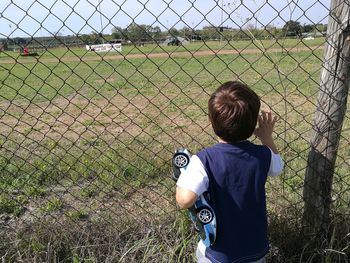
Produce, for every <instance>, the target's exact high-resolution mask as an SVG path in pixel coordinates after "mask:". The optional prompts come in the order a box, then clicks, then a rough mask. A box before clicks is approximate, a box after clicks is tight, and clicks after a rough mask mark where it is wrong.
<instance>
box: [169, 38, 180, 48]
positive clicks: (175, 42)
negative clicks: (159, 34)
mask: <svg viewBox="0 0 350 263" xmlns="http://www.w3.org/2000/svg"><path fill="white" fill-rule="evenodd" d="M180 44H181V41H180V40H179V39H178V38H177V37H172V38H171V39H170V40H169V42H168V46H179V45H180Z"/></svg>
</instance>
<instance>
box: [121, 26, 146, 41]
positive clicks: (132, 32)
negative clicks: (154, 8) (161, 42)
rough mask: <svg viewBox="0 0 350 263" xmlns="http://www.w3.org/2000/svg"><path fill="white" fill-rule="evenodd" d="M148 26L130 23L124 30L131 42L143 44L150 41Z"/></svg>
mask: <svg viewBox="0 0 350 263" xmlns="http://www.w3.org/2000/svg"><path fill="white" fill-rule="evenodd" d="M149 28H150V26H147V25H138V24H136V23H131V24H130V25H129V26H128V27H127V28H126V34H127V38H128V39H129V40H130V41H131V42H134V43H135V42H145V41H149V40H151V39H152V37H151V35H150V32H149Z"/></svg>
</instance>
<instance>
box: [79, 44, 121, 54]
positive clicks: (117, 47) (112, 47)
mask: <svg viewBox="0 0 350 263" xmlns="http://www.w3.org/2000/svg"><path fill="white" fill-rule="evenodd" d="M85 48H86V50H88V51H95V52H110V51H118V52H121V51H122V43H113V44H111V43H108V44H99V45H86V46H85Z"/></svg>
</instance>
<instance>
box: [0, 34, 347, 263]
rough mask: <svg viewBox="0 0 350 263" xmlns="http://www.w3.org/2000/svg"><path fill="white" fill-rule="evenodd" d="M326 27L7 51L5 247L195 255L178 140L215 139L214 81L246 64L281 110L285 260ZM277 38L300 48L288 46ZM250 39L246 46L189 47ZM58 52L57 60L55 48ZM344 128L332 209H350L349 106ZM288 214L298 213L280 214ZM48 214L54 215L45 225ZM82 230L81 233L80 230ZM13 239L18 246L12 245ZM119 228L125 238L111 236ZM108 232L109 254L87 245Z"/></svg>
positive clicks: (168, 257)
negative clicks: (177, 191)
mask: <svg viewBox="0 0 350 263" xmlns="http://www.w3.org/2000/svg"><path fill="white" fill-rule="evenodd" d="M323 41H324V39H315V40H314V41H307V42H305V43H302V42H300V41H299V40H285V41H283V42H282V41H281V42H280V43H276V42H273V41H263V42H262V43H260V42H256V43H255V44H253V43H252V42H251V41H238V42H235V43H231V44H227V43H221V44H220V43H218V42H216V43H211V42H209V43H194V44H189V45H187V46H184V47H167V46H162V47H157V46H146V47H142V48H141V47H132V46H126V47H125V48H124V49H123V53H122V55H123V56H126V55H127V54H141V55H142V53H147V54H153V53H163V52H184V54H183V56H179V57H175V58H172V57H169V56H164V57H152V58H147V59H146V58H145V57H143V56H140V57H126V59H108V60H107V59H106V60H103V59H102V60H96V61H95V60H93V59H92V60H91V61H89V60H87V61H81V60H80V59H76V58H81V57H97V58H98V57H99V56H102V57H104V56H105V55H106V54H94V53H91V52H89V53H86V51H84V49H71V50H70V49H63V48H61V49H55V50H49V51H48V52H45V53H43V54H40V56H39V58H23V57H20V58H18V57H17V56H18V54H16V53H11V52H9V53H0V79H1V86H0V105H1V106H0V122H1V123H2V125H1V126H0V145H1V149H0V154H1V155H0V170H1V178H2V180H1V181H0V216H2V217H0V220H3V223H4V224H6V225H7V226H8V227H9V228H10V229H13V230H12V232H11V231H10V232H6V231H5V232H4V231H3V232H1V230H2V229H0V239H1V237H3V238H2V240H4V241H0V252H2V253H4V255H5V261H6V260H8V261H9V262H11V261H13V262H15V261H16V260H18V259H19V256H18V255H17V254H16V253H17V250H18V251H22V252H20V253H23V257H24V256H26V257H27V259H29V258H30V259H33V258H35V257H37V258H39V261H40V260H44V261H45V257H47V256H48V255H49V254H50V253H51V254H50V255H51V256H52V257H55V258H57V259H61V260H63V259H66V260H67V262H68V261H69V262H83V261H84V262H102V260H103V261H105V262H108V260H107V257H110V258H109V259H110V260H112V261H113V258H114V260H116V259H118V260H119V261H118V262H127V261H129V262H130V261H132V262H152V260H158V261H160V262H175V261H178V262H189V261H190V260H191V259H192V256H193V255H192V254H191V253H192V250H193V247H194V246H195V238H194V237H193V235H191V230H190V228H189V226H188V225H187V223H186V222H187V220H186V215H181V216H179V213H178V212H176V207H175V206H174V201H173V193H174V191H173V190H174V183H173V182H172V181H171V179H170V173H171V170H170V158H171V155H172V153H173V151H174V149H175V148H176V147H179V146H186V147H188V148H189V149H190V150H191V151H192V152H196V151H197V150H198V149H200V148H202V147H204V146H207V145H209V144H211V143H213V142H214V135H213V133H212V131H211V129H210V127H209V125H208V121H207V116H206V103H207V99H208V97H209V94H210V93H211V92H212V91H213V90H214V89H216V88H217V87H218V85H219V83H222V82H224V81H227V80H231V79H237V78H239V79H240V80H242V81H244V82H246V83H247V84H249V85H250V86H251V87H252V88H253V89H254V90H255V91H256V92H257V93H258V94H259V95H260V96H261V98H262V101H263V103H264V107H265V108H266V107H270V108H271V109H272V110H273V111H274V112H275V114H277V115H278V116H279V118H280V120H279V122H278V125H277V127H276V133H275V136H276V137H277V144H278V147H279V148H280V149H281V153H282V155H283V158H284V160H285V163H286V169H285V172H284V174H283V175H282V176H280V177H279V178H275V179H273V180H270V181H269V184H268V197H269V212H270V221H271V224H272V226H273V227H274V229H272V230H271V231H272V233H273V234H272V239H273V241H274V242H275V243H274V246H275V247H276V250H274V252H273V253H271V255H270V257H271V260H277V259H278V260H280V261H273V262H293V261H292V260H291V261H283V259H284V260H286V259H288V257H290V258H291V255H292V254H293V252H294V251H299V252H300V251H301V250H302V249H303V248H302V247H301V248H295V250H293V249H291V250H290V251H289V252H288V251H287V250H288V246H289V245H290V244H291V243H293V240H294V241H295V240H297V241H298V237H297V235H296V234H295V233H294V236H293V234H292V233H293V231H294V230H295V229H298V227H299V223H300V218H301V214H302V206H303V203H302V186H303V178H304V174H305V168H306V160H307V154H308V151H309V144H308V140H309V137H310V133H311V125H312V118H313V114H314V112H315V108H316V96H317V91H318V83H319V76H320V70H321V63H322V56H323V50H322V49H317V48H318V47H320V46H322V44H323ZM306 45H309V47H313V48H315V49H314V50H313V51H311V50H308V48H307V47H308V46H306ZM262 46H264V47H265V48H266V49H267V50H269V49H270V52H266V53H265V54H263V53H262V52H261V51H260V50H258V49H257V48H256V47H262ZM281 46H283V47H286V48H289V49H290V48H294V50H293V51H288V52H287V51H286V50H282V48H281ZM254 48H255V51H254V52H253V51H252V52H248V53H242V54H234V53H232V54H218V55H214V54H211V53H208V54H202V55H200V56H195V55H191V53H190V52H195V51H199V50H209V49H215V50H219V49H225V50H226V49H228V50H230V49H237V50H242V49H252V50H254ZM276 48H279V49H280V50H277V49H276ZM298 48H299V49H298ZM305 49H306V50H305ZM107 55H108V54H107ZM107 55H106V56H107ZM54 57H56V58H60V59H61V61H60V62H59V61H55V60H50V59H51V58H54ZM13 58H16V63H14V62H15V61H14V60H13ZM70 58H72V59H70ZM1 61H3V62H6V63H1ZM11 61H12V62H11ZM277 69H278V70H277ZM267 105H268V106H267ZM343 129H344V132H343V134H342V141H341V144H340V147H339V158H338V161H337V168H336V173H335V178H334V182H335V184H334V203H333V204H334V209H335V210H334V211H343V209H346V206H347V203H346V202H347V200H348V199H349V191H348V187H347V188H346V184H345V185H344V180H345V182H349V181H350V179H349V176H348V174H347V171H348V169H349V163H348V161H347V160H348V159H349V151H348V147H346V145H348V139H347V138H349V137H350V134H349V117H348V115H347V118H346V122H345V123H344V127H343ZM348 185H349V184H348V183H347V186H348ZM287 210H288V212H286V211H287ZM141 215H142V216H141ZM174 218H176V219H174ZM283 220H285V221H283ZM288 220H290V221H289V222H291V225H290V226H285V225H284V224H285V223H286V222H287V221H288ZM33 222H37V224H33ZM38 222H40V223H38ZM45 222H46V223H48V224H50V225H51V227H50V228H48V229H49V230H45V231H43V228H45V224H44V223H45ZM159 224H160V228H159V229H161V230H159V229H158V228H157V227H159ZM294 224H295V225H294ZM43 225H44V226H43ZM29 226H30V227H33V228H34V230H35V231H34V232H31V231H30V228H29V229H28V227H29ZM87 226H89V227H90V228H91V229H93V231H96V232H93V233H95V234H96V236H97V237H98V240H97V241H96V240H93V239H91V238H92V237H91V236H89V234H88V232H86V231H82V232H80V231H79V230H81V229H85V227H87ZM101 226H103V227H101ZM145 226H146V227H145ZM283 227H284V228H283ZM288 227H289V228H288ZM293 227H295V228H293ZM15 229H17V231H15ZM156 229H158V230H156ZM281 229H283V230H284V231H286V233H289V234H291V235H292V237H291V240H290V242H288V241H286V240H284V237H283V236H280V234H279V235H278V232H279V230H281ZM121 230H123V231H121ZM151 230H152V231H151ZM108 231H109V232H110V233H113V234H114V236H112V235H110V234H108V233H107V232H108ZM124 231H125V232H124ZM128 231H134V235H133V234H132V233H131V232H128ZM163 231H164V232H163ZM288 231H290V232H288ZM11 233H16V234H15V235H14V234H11ZM29 233H34V234H29ZM48 233H50V234H48ZM78 233H79V235H80V237H81V239H79V240H80V241H81V240H83V241H82V242H80V241H78V240H77V239H75V238H74V237H75V236H77V235H78ZM164 233H166V234H164ZM1 234H2V235H3V236H1ZM147 235H148V236H147ZM103 236H105V237H106V239H105V240H104V241H102V239H103V238H102V237H103ZM144 237H147V238H148V239H147V240H146V239H145V238H144ZM100 238H101V240H100ZM138 238H139V240H137V239H138ZM293 238H294V239H293ZM6 240H8V242H6ZM16 240H17V241H16ZM297 241H295V243H297ZM1 242H3V243H1ZM11 242H13V243H11ZM15 242H17V243H18V244H19V245H18V246H17V247H16V246H15V245H9V244H14V243H15ZM50 242H51V243H50ZM79 242H80V243H79ZM104 242H105V243H104ZM115 242H121V244H120V246H117V247H113V246H112V245H111V244H112V243H115ZM176 242H178V244H176ZM276 242H277V243H276ZM106 243H107V244H108V249H114V250H113V251H112V252H111V251H110V250H109V251H110V253H109V254H108V253H107V252H106V253H107V254H105V255H103V253H101V251H106V250H104V249H100V250H99V251H98V250H96V249H95V248H94V249H92V248H91V249H90V248H88V247H89V246H90V245H91V244H93V245H94V246H99V247H100V246H102V247H103V244H106ZM48 244H51V245H52V247H51V248H50V247H49V246H48ZM299 246H302V244H299ZM74 247H75V248H74ZM100 248H101V247H100ZM50 249H51V250H50ZM278 249H279V252H278ZM298 249H300V250H298ZM337 249H338V248H337ZM6 251H7V252H6ZM50 251H51V252H50ZM52 251H54V252H55V253H57V254H52V253H53V252H52ZM155 251H158V253H156V252H155ZM160 252H162V253H160ZM313 252H315V251H313ZM60 253H61V254H60ZM89 253H90V254H89ZM315 253H316V252H315ZM164 254H165V255H164ZM152 255H153V256H152ZM294 256H295V257H294V260H297V259H298V260H299V259H300V255H294ZM307 256H309V257H311V256H312V254H311V255H307ZM290 258H289V259H290ZM46 259H47V258H46ZM89 260H90V261H89Z"/></svg>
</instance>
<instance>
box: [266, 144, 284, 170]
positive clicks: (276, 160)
mask: <svg viewBox="0 0 350 263" xmlns="http://www.w3.org/2000/svg"><path fill="white" fill-rule="evenodd" d="M270 151H271V149H270ZM283 167H284V162H283V160H282V158H281V155H279V154H276V153H274V152H273V151H271V163H270V169H269V172H268V174H267V175H268V176H277V175H280V174H281V173H282V171H283Z"/></svg>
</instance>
